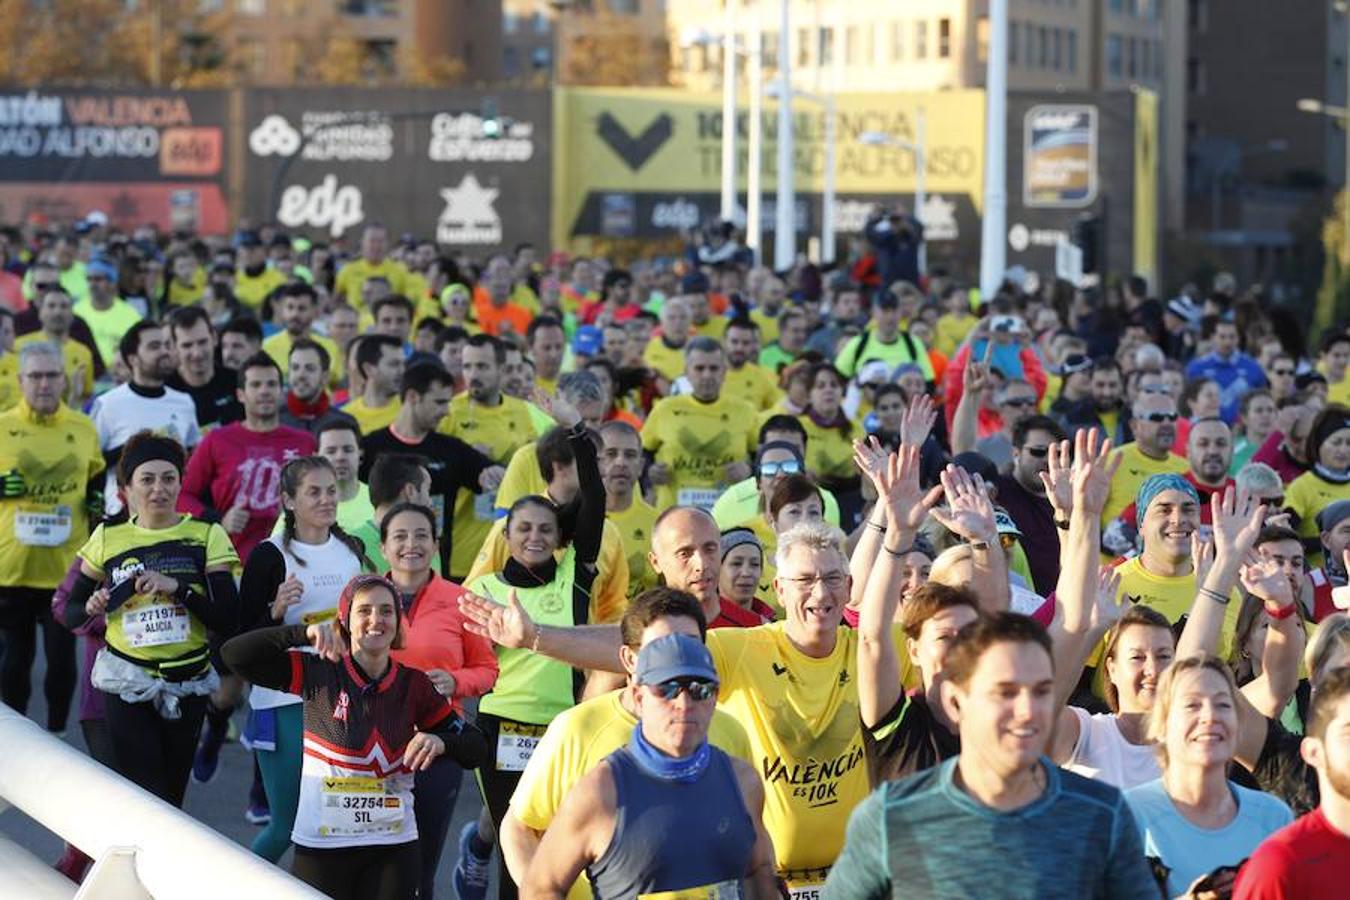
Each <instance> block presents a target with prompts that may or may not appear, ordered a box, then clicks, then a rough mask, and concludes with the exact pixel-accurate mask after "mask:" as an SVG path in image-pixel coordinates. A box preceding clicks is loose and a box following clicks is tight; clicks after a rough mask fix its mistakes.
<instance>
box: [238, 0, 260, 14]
mask: <svg viewBox="0 0 1350 900" xmlns="http://www.w3.org/2000/svg"><path fill="white" fill-rule="evenodd" d="M265 12H267V0H239V13H240V14H241V15H245V16H261V15H262V14H263V13H265Z"/></svg>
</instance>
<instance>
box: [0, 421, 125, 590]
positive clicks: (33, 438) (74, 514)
mask: <svg viewBox="0 0 1350 900" xmlns="http://www.w3.org/2000/svg"><path fill="white" fill-rule="evenodd" d="M103 468H104V463H103V453H102V452H101V451H100V450H99V444H98V432H97V431H95V429H94V423H93V422H92V421H91V420H90V418H89V417H88V416H86V415H84V414H83V413H79V412H75V411H74V410H72V409H71V408H70V407H68V406H66V405H65V404H64V403H62V404H61V405H60V406H58V407H57V408H56V412H54V413H52V414H51V415H50V416H39V415H38V414H37V413H35V412H33V409H32V407H30V406H29V405H28V403H27V402H26V401H23V400H20V401H19V403H18V405H16V406H15V407H14V408H13V409H11V410H9V411H8V412H6V413H3V414H0V474H3V473H7V472H10V471H17V472H18V473H19V474H20V475H21V476H23V481H24V485H25V487H26V491H25V492H24V495H23V496H22V497H15V498H14V499H12V500H0V585H4V586H6V587H9V586H15V587H30V588H47V589H53V588H55V587H56V586H57V585H58V584H60V583H61V580H62V579H63V578H65V577H66V570H67V569H68V568H69V566H70V561H71V559H73V558H74V556H75V553H76V551H78V550H79V549H80V547H81V546H83V544H84V542H85V541H86V540H88V538H89V513H88V511H87V510H86V508H85V491H86V489H87V488H88V486H89V483H90V482H91V481H93V480H94V479H95V478H96V477H98V475H99V473H101V472H102V471H103Z"/></svg>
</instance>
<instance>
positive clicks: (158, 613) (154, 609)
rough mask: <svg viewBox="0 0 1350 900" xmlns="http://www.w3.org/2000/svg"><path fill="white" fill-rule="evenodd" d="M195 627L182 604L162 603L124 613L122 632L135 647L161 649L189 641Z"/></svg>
mask: <svg viewBox="0 0 1350 900" xmlns="http://www.w3.org/2000/svg"><path fill="white" fill-rule="evenodd" d="M191 627H192V622H191V619H190V618H189V617H188V611H187V608H186V607H185V606H183V605H182V604H181V603H175V602H174V601H172V600H161V601H158V602H154V603H149V604H147V605H145V606H142V607H140V608H138V609H134V610H127V611H126V612H124V613H123V614H122V633H123V634H124V635H126V638H127V643H128V644H130V645H131V646H132V647H162V646H164V645H165V644H180V643H182V642H183V641H186V640H187V639H188V632H189V630H190V629H191Z"/></svg>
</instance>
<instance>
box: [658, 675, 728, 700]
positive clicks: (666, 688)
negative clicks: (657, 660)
mask: <svg viewBox="0 0 1350 900" xmlns="http://www.w3.org/2000/svg"><path fill="white" fill-rule="evenodd" d="M647 687H649V688H651V689H652V690H653V691H654V692H655V693H656V695H657V696H658V697H660V698H661V699H662V700H674V699H675V698H676V697H678V696H680V693H681V692H682V691H688V692H689V699H690V700H698V701H703V700H709V699H711V698H712V697H715V696H716V695H717V682H715V681H705V680H703V679H702V678H673V679H671V680H670V681H663V682H661V683H660V684H649V685H647Z"/></svg>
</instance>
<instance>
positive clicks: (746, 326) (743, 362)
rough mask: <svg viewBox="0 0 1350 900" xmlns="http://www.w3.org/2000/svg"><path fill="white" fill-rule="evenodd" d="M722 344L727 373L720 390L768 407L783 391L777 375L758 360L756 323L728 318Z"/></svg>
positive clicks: (758, 406)
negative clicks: (779, 386) (725, 355)
mask: <svg viewBox="0 0 1350 900" xmlns="http://www.w3.org/2000/svg"><path fill="white" fill-rule="evenodd" d="M722 346H724V347H725V348H726V352H727V377H726V381H725V382H723V384H722V390H724V391H726V392H727V393H728V394H729V395H731V396H732V397H738V398H740V399H742V400H744V401H745V402H746V403H749V404H750V405H751V406H753V407H754V408H755V411H756V412H761V413H762V412H765V411H767V410H769V409H772V408H773V406H774V404H775V403H777V402H778V400H779V398H780V397H782V396H783V392H782V391H780V390H779V389H778V379H776V378H775V377H774V376H773V375H772V374H770V373H769V370H768V369H766V368H764V367H763V366H761V365H760V364H759V326H758V325H756V324H755V323H754V322H753V321H752V320H750V319H732V320H731V321H730V322H728V323H727V331H726V336H725V338H724V339H723V341H722Z"/></svg>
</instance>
